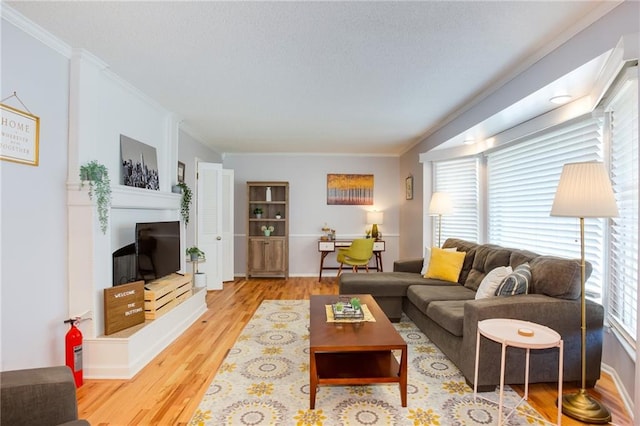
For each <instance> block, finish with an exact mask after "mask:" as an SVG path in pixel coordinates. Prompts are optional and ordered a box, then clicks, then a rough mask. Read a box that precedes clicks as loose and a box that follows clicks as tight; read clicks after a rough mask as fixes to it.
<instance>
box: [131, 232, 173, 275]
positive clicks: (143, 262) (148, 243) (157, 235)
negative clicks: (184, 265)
mask: <svg viewBox="0 0 640 426" xmlns="http://www.w3.org/2000/svg"><path fill="white" fill-rule="evenodd" d="M135 244H136V264H137V278H138V279H139V280H144V281H145V282H148V281H152V280H155V279H158V278H162V277H164V276H166V275H169V274H172V273H174V272H176V271H179V270H180V260H181V257H180V222H179V221H173V222H146V223H136V240H135Z"/></svg>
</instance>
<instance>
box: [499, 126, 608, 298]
mask: <svg viewBox="0 0 640 426" xmlns="http://www.w3.org/2000/svg"><path fill="white" fill-rule="evenodd" d="M602 160H603V144H602V120H601V119H600V118H595V117H593V116H592V115H591V114H589V115H587V116H582V117H579V118H576V119H574V120H571V121H568V122H566V123H563V124H561V125H558V126H555V127H553V128H552V129H549V130H545V131H543V132H540V133H538V134H536V135H534V136H532V137H530V138H528V139H527V140H524V141H521V142H519V143H517V144H513V145H511V146H508V147H506V148H501V149H497V150H496V151H493V152H490V153H488V154H487V186H488V200H487V207H488V208H487V210H488V236H489V242H490V243H493V244H498V245H501V246H504V247H512V248H520V249H528V250H531V251H534V252H537V253H540V254H545V255H556V256H561V257H568V258H576V259H579V258H580V225H579V219H578V218H575V219H574V218H566V217H552V216H550V212H551V205H552V204H553V198H554V196H555V192H556V188H557V186H558V182H559V180H560V174H561V172H562V167H563V165H564V164H565V163H573V162H581V161H602ZM604 227H605V222H604V220H603V219H592V218H587V219H585V257H586V260H587V261H588V262H590V263H591V264H592V266H593V272H592V274H591V277H590V278H589V279H588V280H587V282H586V295H587V297H589V298H591V299H593V300H596V301H600V300H601V297H602V291H601V289H602V273H603V263H602V259H603V254H604V251H603V244H604Z"/></svg>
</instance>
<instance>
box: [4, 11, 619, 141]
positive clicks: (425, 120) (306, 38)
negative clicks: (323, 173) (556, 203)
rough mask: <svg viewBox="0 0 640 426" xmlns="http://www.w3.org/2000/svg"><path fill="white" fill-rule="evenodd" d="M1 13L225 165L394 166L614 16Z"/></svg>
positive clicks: (547, 13) (584, 13)
mask: <svg viewBox="0 0 640 426" xmlns="http://www.w3.org/2000/svg"><path fill="white" fill-rule="evenodd" d="M6 3H7V4H9V5H10V7H12V8H13V9H14V10H16V11H18V12H19V13H21V14H23V15H24V16H26V17H27V18H28V19H30V20H31V21H33V22H35V23H37V24H38V25H40V26H41V27H43V28H44V29H45V30H47V31H49V32H50V33H52V34H53V35H55V36H56V37H58V38H59V39H60V40H62V41H64V42H65V43H67V44H68V45H70V46H71V47H74V48H84V49H86V50H88V51H89V52H91V53H92V54H94V55H96V56H97V57H98V58H100V59H101V60H103V61H104V62H105V63H106V64H108V65H109V67H110V69H111V70H112V71H113V72H114V73H116V74H117V75H119V76H120V77H121V78H123V79H124V80H126V81H128V82H129V83H131V84H132V85H133V86H135V87H137V88H138V89H140V90H141V91H142V92H144V93H145V94H147V95H148V96H149V97H151V98H153V99H155V100H156V101H157V102H159V103H160V104H161V105H163V106H164V107H165V108H166V109H168V110H170V111H172V112H175V113H176V114H177V115H178V116H179V117H181V118H182V119H183V120H184V121H183V125H184V127H185V129H187V130H188V131H189V132H190V133H192V134H194V135H195V136H197V137H199V138H200V139H202V141H203V142H204V143H206V144H208V145H209V146H211V147H212V148H214V149H215V150H217V151H218V152H221V153H225V152H296V153H369V154H400V153H402V152H404V151H406V150H407V149H408V148H410V147H411V146H413V145H415V144H416V143H417V142H419V141H420V140H421V139H422V138H423V137H424V136H426V135H428V134H430V133H431V132H433V131H435V130H436V129H437V128H438V126H440V125H442V124H443V123H444V122H445V121H446V120H447V119H449V118H450V117H452V116H453V115H454V114H456V112H458V111H459V110H461V109H463V108H464V106H465V105H466V104H467V103H469V102H470V101H471V100H472V99H474V98H476V97H477V96H480V95H482V94H483V92H485V91H487V90H489V89H491V88H495V87H496V86H497V85H499V84H500V83H501V82H504V81H506V80H507V79H509V78H512V77H513V76H514V75H515V74H516V73H517V72H518V71H521V70H522V67H523V66H526V65H531V64H532V63H533V61H535V60H536V59H539V57H540V56H541V54H544V53H547V52H548V50H549V49H550V48H551V47H555V46H557V43H558V40H560V41H563V40H564V39H566V38H567V37H569V36H571V35H572V34H574V33H575V32H576V31H577V30H579V29H581V28H584V26H586V25H587V24H589V23H591V22H593V21H594V20H595V19H597V18H598V17H600V16H601V15H602V14H603V13H605V12H606V11H607V10H603V8H602V4H601V2H581V1H549V2H538V1H530V2H522V1H514V2H507V1H473V2H460V1H451V2H444V1H424V2H364V1H363V2H206V1H202V2H195V1H187V2H184V1H183V2H127V1H125V2H107V1H104V2H56V1H45V2H6ZM609 9H610V8H609Z"/></svg>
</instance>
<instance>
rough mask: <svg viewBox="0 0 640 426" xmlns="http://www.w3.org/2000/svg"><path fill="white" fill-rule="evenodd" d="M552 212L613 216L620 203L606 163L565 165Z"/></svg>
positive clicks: (616, 212) (558, 213)
mask: <svg viewBox="0 0 640 426" xmlns="http://www.w3.org/2000/svg"><path fill="white" fill-rule="evenodd" d="M551 216H568V217H582V218H585V217H613V216H618V206H617V205H616V199H615V196H614V195H613V189H612V188H611V180H610V179H609V175H608V174H607V170H606V169H605V167H604V164H603V163H600V162H596V161H591V162H585V163H568V164H565V165H564V167H563V168H562V174H561V175H560V182H559V183H558V189H557V190H556V195H555V198H554V199H553V205H552V206H551Z"/></svg>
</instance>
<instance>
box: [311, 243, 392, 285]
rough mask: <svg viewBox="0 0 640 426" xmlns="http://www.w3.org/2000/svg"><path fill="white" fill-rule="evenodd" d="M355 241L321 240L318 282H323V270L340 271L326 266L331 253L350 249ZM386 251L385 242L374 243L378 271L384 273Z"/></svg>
mask: <svg viewBox="0 0 640 426" xmlns="http://www.w3.org/2000/svg"><path fill="white" fill-rule="evenodd" d="M352 241H353V240H328V241H325V240H320V241H318V251H319V252H320V275H319V277H318V281H321V280H322V270H323V269H338V268H337V267H335V266H333V267H331V266H324V258H325V257H327V255H328V254H329V253H333V252H335V251H336V247H338V248H340V247H349V246H350V245H351V242H352ZM384 250H385V243H384V241H383V240H376V241H374V243H373V257H374V258H375V260H376V271H378V272H383V269H382V252H383V251H384Z"/></svg>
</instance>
